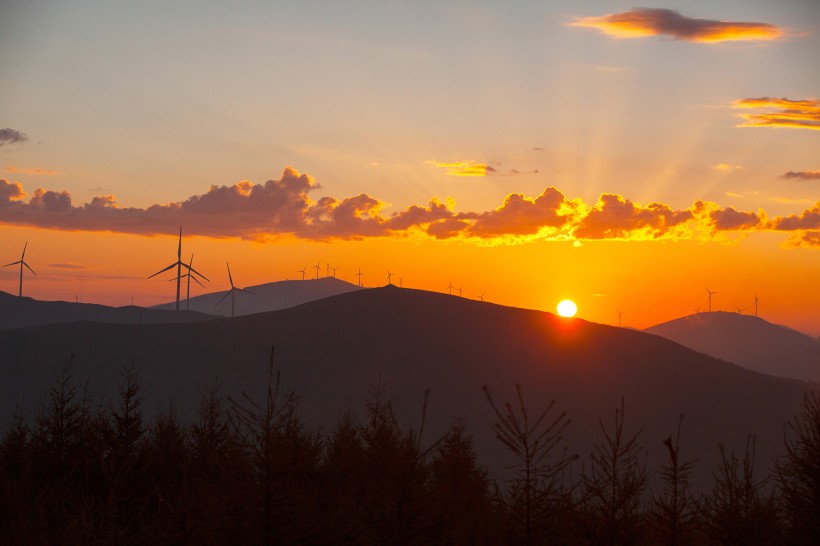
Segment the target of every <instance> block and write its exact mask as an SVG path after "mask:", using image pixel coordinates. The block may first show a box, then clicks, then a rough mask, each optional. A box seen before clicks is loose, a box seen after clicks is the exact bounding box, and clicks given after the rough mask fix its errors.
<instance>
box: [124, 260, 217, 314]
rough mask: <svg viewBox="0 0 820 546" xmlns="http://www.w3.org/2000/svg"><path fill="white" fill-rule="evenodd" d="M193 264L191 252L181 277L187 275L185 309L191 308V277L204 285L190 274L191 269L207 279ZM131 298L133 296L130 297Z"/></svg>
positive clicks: (200, 284)
mask: <svg viewBox="0 0 820 546" xmlns="http://www.w3.org/2000/svg"><path fill="white" fill-rule="evenodd" d="M193 265H194V255H193V254H191V260H190V261H189V262H188V265H187V266H186V267H187V268H188V272H187V273H186V274H184V275H183V277H188V287H187V289H186V292H185V310H186V311H190V310H191V279H194V282H195V283H197V284H198V285H199V286H201V287H202V288H205V285H204V284H202V283H201V282H199V279H197V278H196V277H194V276H193V275H191V271H194V272H195V273H196V274H197V275H200V276H201V277H202V278H203V279H205V280H206V281H207V280H208V279H207V278H205V275H201V274H200V273H197V272H196V270H195V269H194V267H193ZM169 280H172V281H173V280H175V279H169ZM208 282H210V281H208ZM131 299H132V300H133V299H134V298H131ZM133 304H134V303H133V301H132V302H131V305H133Z"/></svg>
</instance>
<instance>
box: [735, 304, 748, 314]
mask: <svg viewBox="0 0 820 546" xmlns="http://www.w3.org/2000/svg"><path fill="white" fill-rule="evenodd" d="M735 309H737V314H738V315H742V314H743V311H745V310H746V308H745V307H738V306H737V305H735Z"/></svg>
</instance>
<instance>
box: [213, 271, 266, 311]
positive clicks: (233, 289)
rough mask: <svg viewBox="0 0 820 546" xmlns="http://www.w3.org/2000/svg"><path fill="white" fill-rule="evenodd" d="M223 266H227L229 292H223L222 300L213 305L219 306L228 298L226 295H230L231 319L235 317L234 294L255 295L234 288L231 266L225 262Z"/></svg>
mask: <svg viewBox="0 0 820 546" xmlns="http://www.w3.org/2000/svg"><path fill="white" fill-rule="evenodd" d="M225 265H227V266H228V281H230V283H231V289H230V290H228V291H227V292H225V295H224V296H222V298H221V299H220V300H219V301H218V302H216V305H214V307H216V306H217V305H219V304H220V303H222V301H223V300H224V299H225V298H227V297H228V295H230V296H231V318H233V317H234V316H236V293H237V292H245V293H246V294H251V295H254V296H255V295H256V294H254V293H253V292H251V291H250V290H244V289H242V288H239V287H237V286H234V284H233V276H231V264H229V263H227V262H225Z"/></svg>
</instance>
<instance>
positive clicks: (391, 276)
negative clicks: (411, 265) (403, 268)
mask: <svg viewBox="0 0 820 546" xmlns="http://www.w3.org/2000/svg"><path fill="white" fill-rule="evenodd" d="M393 275H395V273H391V272H390V270H389V269H388V270H387V284H388V285H392V284H393V281H392V280H391V279H392V278H393Z"/></svg>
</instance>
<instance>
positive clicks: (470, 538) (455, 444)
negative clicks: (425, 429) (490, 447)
mask: <svg viewBox="0 0 820 546" xmlns="http://www.w3.org/2000/svg"><path fill="white" fill-rule="evenodd" d="M489 485H490V479H489V477H488V476H487V471H486V470H485V469H484V468H482V467H480V466H479V465H478V463H477V462H476V454H475V448H474V446H473V440H472V438H471V437H470V436H469V435H468V434H467V431H466V427H465V425H464V423H462V422H460V421H459V422H456V423H455V424H453V425H452V426H451V427H450V430H449V432H448V433H447V436H446V437H445V438H444V440H443V441H442V442H441V443H440V444H439V446H438V448H437V449H436V450H435V454H434V455H433V458H432V460H431V461H430V485H429V496H430V500H429V502H428V507H429V508H430V511H431V517H432V518H433V521H434V527H433V533H432V536H431V540H430V541H429V543H430V544H442V545H444V544H447V545H459V544H464V545H466V544H498V543H499V541H500V540H501V539H502V537H501V536H500V535H499V529H498V525H497V524H496V523H497V522H496V518H495V517H494V507H493V503H492V499H491V497H490V488H489Z"/></svg>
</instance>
